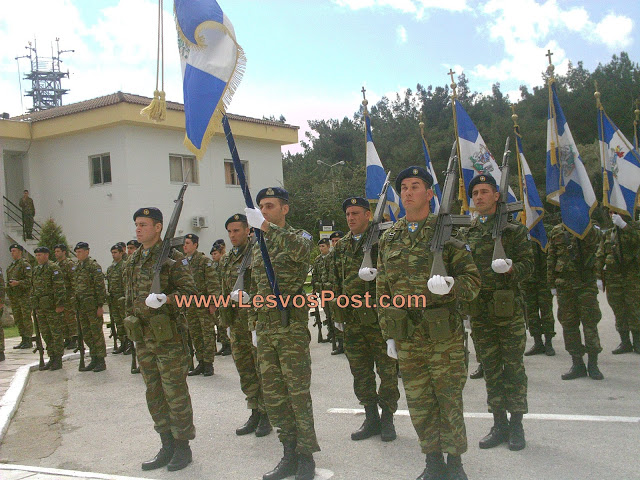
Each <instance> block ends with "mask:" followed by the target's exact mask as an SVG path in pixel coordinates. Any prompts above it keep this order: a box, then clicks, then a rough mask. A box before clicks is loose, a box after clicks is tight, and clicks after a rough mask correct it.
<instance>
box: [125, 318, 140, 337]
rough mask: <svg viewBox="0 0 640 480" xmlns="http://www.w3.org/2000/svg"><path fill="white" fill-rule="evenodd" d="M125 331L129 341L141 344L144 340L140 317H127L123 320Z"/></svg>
mask: <svg viewBox="0 0 640 480" xmlns="http://www.w3.org/2000/svg"><path fill="white" fill-rule="evenodd" d="M123 322H124V329H125V331H126V332H127V337H129V340H132V341H134V342H141V341H142V340H143V339H144V336H143V334H142V321H141V320H140V319H139V318H138V317H134V316H133V315H129V316H128V317H125V319H124V320H123Z"/></svg>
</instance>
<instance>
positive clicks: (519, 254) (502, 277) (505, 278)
mask: <svg viewBox="0 0 640 480" xmlns="http://www.w3.org/2000/svg"><path fill="white" fill-rule="evenodd" d="M483 217H485V215H483ZM486 218H487V219H486V221H485V222H484V223H482V222H481V221H480V217H476V218H474V219H472V220H471V225H470V226H469V227H468V228H464V229H461V230H462V233H463V234H464V235H466V237H467V241H468V242H469V245H470V246H471V253H472V254H473V261H474V262H475V264H476V265H477V266H478V270H479V271H480V276H481V277H482V285H481V292H491V291H494V290H509V289H511V290H515V291H516V292H518V291H519V289H518V284H519V283H520V282H522V281H523V280H526V279H527V278H529V276H531V274H532V273H533V268H534V265H533V252H532V250H531V240H530V239H529V231H528V230H527V227H525V226H524V225H522V224H521V223H515V222H510V224H511V225H512V228H507V229H505V231H504V232H503V234H502V246H503V247H504V251H505V253H506V254H507V258H509V259H511V260H512V261H513V266H512V267H511V268H512V270H511V272H510V273H496V272H494V271H493V269H492V268H491V262H492V260H493V246H494V243H495V242H494V240H493V238H491V230H492V229H493V225H494V222H495V215H486Z"/></svg>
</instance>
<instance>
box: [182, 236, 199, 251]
mask: <svg viewBox="0 0 640 480" xmlns="http://www.w3.org/2000/svg"><path fill="white" fill-rule="evenodd" d="M182 249H183V250H184V254H185V255H193V254H194V253H196V250H198V244H197V243H193V240H191V239H190V238H185V240H184V246H183V247H182Z"/></svg>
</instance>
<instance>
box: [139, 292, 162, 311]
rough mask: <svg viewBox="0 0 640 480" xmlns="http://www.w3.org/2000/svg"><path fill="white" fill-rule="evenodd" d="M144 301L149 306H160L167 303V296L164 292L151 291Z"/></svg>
mask: <svg viewBox="0 0 640 480" xmlns="http://www.w3.org/2000/svg"><path fill="white" fill-rule="evenodd" d="M144 303H145V305H146V306H147V307H149V308H160V307H161V306H162V305H164V304H165V303H167V296H166V295H165V294H164V293H150V294H149V296H148V297H147V298H146V300H145V301H144Z"/></svg>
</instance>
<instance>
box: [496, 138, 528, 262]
mask: <svg viewBox="0 0 640 480" xmlns="http://www.w3.org/2000/svg"><path fill="white" fill-rule="evenodd" d="M509 138H510V137H507V141H506V143H505V145H504V155H503V156H502V166H501V167H500V174H501V176H500V192H499V193H500V198H499V199H498V204H497V206H496V220H495V223H494V224H493V231H492V232H491V237H492V238H493V240H494V244H493V260H497V259H499V258H507V254H506V253H505V251H504V246H503V245H502V234H503V233H504V231H505V230H506V229H510V230H511V229H514V228H517V227H516V226H515V225H513V224H510V223H509V216H510V215H511V214H512V213H514V212H519V211H521V210H522V209H523V204H522V202H521V201H517V202H511V203H508V201H509V199H508V193H509V155H510V154H511V151H510V150H509Z"/></svg>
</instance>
